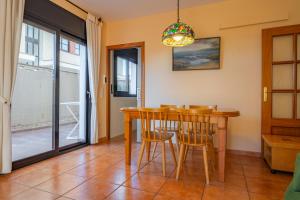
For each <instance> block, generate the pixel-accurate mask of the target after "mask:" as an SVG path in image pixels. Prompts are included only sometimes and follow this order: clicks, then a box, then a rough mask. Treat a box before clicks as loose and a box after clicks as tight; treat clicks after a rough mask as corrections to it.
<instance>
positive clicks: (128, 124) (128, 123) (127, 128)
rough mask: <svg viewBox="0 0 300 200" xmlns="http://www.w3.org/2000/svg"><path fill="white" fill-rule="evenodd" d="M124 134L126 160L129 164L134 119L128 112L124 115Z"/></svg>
mask: <svg viewBox="0 0 300 200" xmlns="http://www.w3.org/2000/svg"><path fill="white" fill-rule="evenodd" d="M124 132H125V133H124V134H125V160H126V164H127V165H131V140H132V138H131V136H132V119H131V118H130V116H129V114H128V113H125V116H124Z"/></svg>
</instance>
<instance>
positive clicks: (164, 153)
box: [161, 141, 166, 176]
mask: <svg viewBox="0 0 300 200" xmlns="http://www.w3.org/2000/svg"><path fill="white" fill-rule="evenodd" d="M161 150H162V151H161V153H162V167H163V176H166V148H165V142H164V141H163V142H162V143H161Z"/></svg>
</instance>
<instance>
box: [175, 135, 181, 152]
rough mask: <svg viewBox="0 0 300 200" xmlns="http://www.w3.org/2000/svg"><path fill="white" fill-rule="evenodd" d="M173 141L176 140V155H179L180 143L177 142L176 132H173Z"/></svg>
mask: <svg viewBox="0 0 300 200" xmlns="http://www.w3.org/2000/svg"><path fill="white" fill-rule="evenodd" d="M175 142H176V151H177V156H178V157H179V151H180V144H179V138H178V133H177V132H176V133H175Z"/></svg>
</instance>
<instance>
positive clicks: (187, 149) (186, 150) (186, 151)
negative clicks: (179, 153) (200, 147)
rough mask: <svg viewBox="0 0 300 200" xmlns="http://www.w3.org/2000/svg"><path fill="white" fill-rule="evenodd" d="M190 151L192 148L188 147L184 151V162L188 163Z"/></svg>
mask: <svg viewBox="0 0 300 200" xmlns="http://www.w3.org/2000/svg"><path fill="white" fill-rule="evenodd" d="M189 149H190V147H189V146H187V147H186V148H185V150H184V161H186V157H187V154H188V152H189Z"/></svg>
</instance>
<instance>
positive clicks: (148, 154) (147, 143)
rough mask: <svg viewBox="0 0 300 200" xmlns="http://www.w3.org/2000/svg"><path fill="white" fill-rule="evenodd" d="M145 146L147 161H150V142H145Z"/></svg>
mask: <svg viewBox="0 0 300 200" xmlns="http://www.w3.org/2000/svg"><path fill="white" fill-rule="evenodd" d="M146 147H147V161H148V162H149V161H150V150H151V142H149V141H148V142H146Z"/></svg>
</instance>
